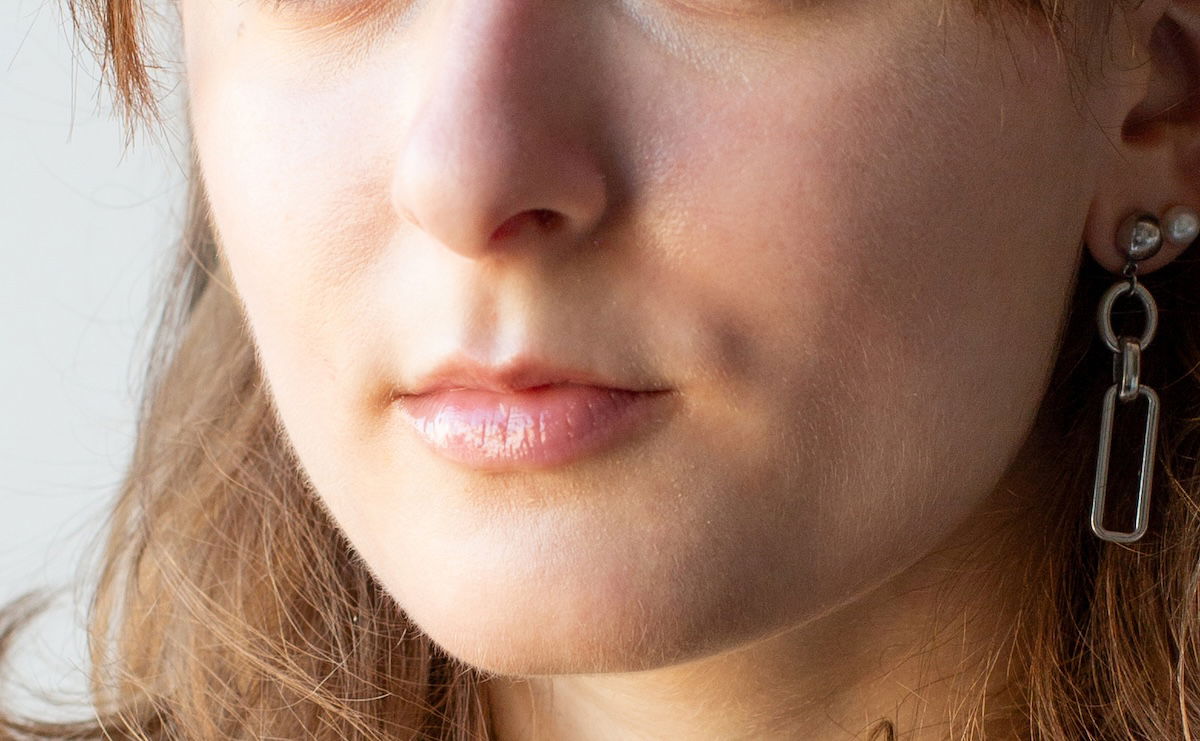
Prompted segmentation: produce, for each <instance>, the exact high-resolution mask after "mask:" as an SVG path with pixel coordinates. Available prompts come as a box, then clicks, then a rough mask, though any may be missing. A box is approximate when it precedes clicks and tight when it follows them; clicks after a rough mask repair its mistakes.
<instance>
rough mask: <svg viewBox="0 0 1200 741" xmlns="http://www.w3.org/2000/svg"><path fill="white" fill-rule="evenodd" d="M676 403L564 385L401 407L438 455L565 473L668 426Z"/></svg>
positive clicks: (428, 396)
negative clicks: (656, 427)
mask: <svg viewBox="0 0 1200 741" xmlns="http://www.w3.org/2000/svg"><path fill="white" fill-rule="evenodd" d="M671 396H673V393H672V392H671V391H665V390H664V391H629V390H625V389H615V388H607V387H600V386H590V385H583V384H576V383H565V384H552V385H544V386H539V387H536V388H526V389H523V390H519V391H510V392H496V391H488V390H481V389H472V388H455V389H441V390H435V391H431V392H428V393H424V394H406V395H403V396H400V397H398V398H397V400H396V403H397V405H398V406H399V409H400V412H401V416H402V417H403V418H404V419H405V420H406V421H407V422H408V423H409V424H411V425H412V427H413V429H415V430H416V432H417V434H418V435H419V436H420V437H421V438H422V439H423V440H424V442H425V443H426V444H427V445H428V446H429V447H430V449H432V450H433V451H434V452H435V453H437V454H438V455H440V456H442V457H443V458H446V459H448V460H451V461H453V462H455V463H459V464H461V465H465V466H467V467H469V468H473V469H476V470H481V471H504V470H529V469H544V468H551V467H555V466H561V465H565V464H567V463H569V462H571V461H574V460H578V459H581V458H584V457H586V456H588V455H593V454H596V453H598V452H600V451H601V450H604V449H607V448H610V447H612V446H613V445H615V444H616V443H617V442H619V441H622V440H627V439H629V438H630V437H632V436H634V435H635V434H636V433H637V432H639V431H642V430H644V429H645V428H647V427H648V426H650V425H651V424H653V423H655V422H661V421H662V420H663V419H665V416H666V415H665V414H664V412H665V411H667V407H666V404H665V403H666V402H667V400H668V399H669V398H670V397H671Z"/></svg>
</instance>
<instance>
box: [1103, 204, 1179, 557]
mask: <svg viewBox="0 0 1200 741" xmlns="http://www.w3.org/2000/svg"><path fill="white" fill-rule="evenodd" d="M1189 219H1190V221H1189ZM1166 220H1167V226H1166V229H1165V230H1164V228H1163V226H1162V225H1161V224H1160V222H1159V220H1158V219H1157V218H1156V217H1155V216H1154V215H1153V214H1147V213H1135V214H1131V215H1130V216H1129V217H1128V218H1126V219H1125V220H1124V221H1123V222H1121V226H1120V228H1118V230H1117V248H1118V249H1119V250H1120V251H1121V252H1122V253H1123V254H1124V255H1125V258H1126V262H1125V268H1124V270H1122V271H1121V274H1122V275H1123V276H1124V278H1125V280H1121V281H1118V282H1116V283H1114V284H1113V285H1112V287H1110V288H1109V289H1108V290H1107V291H1105V293H1104V297H1103V298H1102V299H1101V300H1100V308H1099V310H1098V311H1097V312H1096V320H1097V323H1098V324H1099V325H1100V336H1101V338H1102V339H1103V340H1104V344H1105V346H1106V347H1108V349H1109V350H1111V351H1112V352H1113V353H1114V355H1113V384H1112V385H1111V386H1109V388H1108V391H1107V392H1106V393H1105V394H1104V411H1103V413H1102V415H1101V420H1100V448H1099V451H1098V453H1097V457H1096V480H1095V484H1094V485H1093V488H1092V517H1091V525H1092V532H1093V533H1095V535H1096V537H1098V538H1101V539H1103V540H1107V541H1110V542H1113V543H1132V542H1134V541H1136V540H1138V539H1140V538H1141V537H1142V536H1143V535H1145V534H1146V527H1147V525H1148V524H1149V523H1148V520H1149V515H1150V490H1151V489H1150V486H1151V481H1152V478H1153V474H1154V448H1155V445H1156V443H1157V442H1158V414H1159V403H1158V394H1157V393H1155V392H1154V389H1152V388H1150V387H1149V386H1146V385H1145V384H1143V383H1142V382H1141V379H1140V376H1141V371H1142V350H1144V349H1146V348H1147V347H1149V345H1150V341H1151V340H1153V339H1154V332H1155V330H1156V329H1157V328H1158V307H1157V306H1156V305H1155V303H1154V297H1152V296H1151V295H1150V292H1149V291H1147V290H1146V287H1145V286H1143V285H1142V284H1140V283H1138V280H1137V267H1138V263H1139V262H1141V261H1142V260H1145V259H1148V258H1150V257H1153V256H1154V255H1156V254H1158V251H1159V250H1160V249H1161V248H1162V245H1163V241H1164V238H1169V239H1170V240H1171V241H1172V242H1175V243H1176V244H1181V243H1182V242H1176V239H1175V238H1176V237H1181V236H1182V237H1186V235H1187V233H1188V232H1189V231H1190V230H1192V229H1193V228H1194V225H1196V224H1197V218H1196V212H1195V211H1192V210H1191V209H1186V208H1182V207H1175V208H1173V209H1171V210H1170V211H1168V212H1167V215H1166ZM1189 224H1191V225H1193V226H1189ZM1191 239H1195V234H1194V233H1193V235H1192V237H1191ZM1190 241H1191V240H1188V242H1189V243H1190ZM1126 294H1128V295H1133V296H1136V297H1137V299H1138V300H1139V301H1141V304H1142V309H1143V311H1144V312H1145V317H1146V318H1145V325H1144V328H1143V330H1142V334H1141V336H1140V337H1130V336H1125V335H1123V336H1121V337H1117V335H1116V333H1115V332H1113V328H1112V310H1113V305H1114V304H1115V303H1116V301H1117V299H1118V298H1119V297H1121V296H1123V295H1126ZM1139 396H1143V397H1145V399H1146V403H1147V409H1146V426H1145V431H1144V432H1143V434H1142V461H1141V469H1140V470H1139V473H1138V485H1137V503H1136V506H1135V514H1134V519H1133V528H1132V529H1130V530H1109V529H1107V528H1106V527H1105V526H1104V509H1105V503H1106V498H1107V489H1108V460H1109V453H1110V452H1111V448H1112V434H1113V417H1114V414H1115V412H1116V404H1117V401H1118V400H1119V401H1120V402H1121V403H1122V404H1124V403H1126V402H1131V401H1134V400H1135V399H1137V398H1138V397H1139Z"/></svg>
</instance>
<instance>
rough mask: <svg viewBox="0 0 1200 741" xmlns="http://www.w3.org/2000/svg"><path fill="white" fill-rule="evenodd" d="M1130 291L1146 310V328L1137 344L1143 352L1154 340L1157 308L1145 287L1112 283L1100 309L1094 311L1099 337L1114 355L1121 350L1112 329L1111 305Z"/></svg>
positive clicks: (1101, 302) (1105, 293)
mask: <svg viewBox="0 0 1200 741" xmlns="http://www.w3.org/2000/svg"><path fill="white" fill-rule="evenodd" d="M1130 291H1132V292H1133V294H1134V295H1135V296H1137V298H1138V299H1140V300H1141V302H1142V307H1143V308H1144V309H1145V310H1146V327H1145V329H1144V330H1142V336H1141V337H1140V338H1139V339H1138V344H1139V345H1140V346H1141V348H1142V349H1143V350H1145V349H1146V348H1147V347H1149V346H1150V341H1151V340H1153V339H1154V333H1155V331H1156V330H1157V329H1158V306H1157V305H1156V304H1155V303H1154V297H1153V296H1151V295H1150V292H1149V291H1147V290H1146V287H1145V286H1143V285H1142V284H1141V283H1134V284H1133V285H1132V287H1131V286H1130V284H1129V283H1126V282H1124V281H1121V282H1119V283H1114V284H1113V285H1112V287H1110V288H1109V289H1108V290H1107V291H1105V292H1104V298H1102V299H1101V300H1100V307H1099V308H1098V309H1097V310H1096V322H1097V324H1099V325H1100V337H1101V338H1102V339H1103V340H1104V344H1105V345H1106V346H1107V347H1108V349H1109V350H1112V351H1113V352H1115V353H1119V352H1121V348H1120V347H1119V346H1118V344H1117V335H1116V333H1115V332H1113V328H1112V310H1113V305H1114V304H1115V303H1116V302H1117V299H1118V298H1119V297H1121V296H1122V295H1124V294H1126V293H1129V292H1130Z"/></svg>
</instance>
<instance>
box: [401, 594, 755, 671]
mask: <svg viewBox="0 0 1200 741" xmlns="http://www.w3.org/2000/svg"><path fill="white" fill-rule="evenodd" d="M599 581H602V580H598V579H596V578H595V577H594V576H592V577H591V578H590V579H589V578H582V577H581V578H580V579H578V580H577V581H576V582H575V585H573V586H567V587H561V586H560V587H558V588H551V587H544V588H542V589H540V590H538V589H529V588H528V586H527V585H522V586H519V587H513V588H511V589H506V588H505V587H503V586H501V585H500V584H501V583H498V582H495V581H493V582H491V583H490V584H488V585H478V584H476V585H472V586H471V587H469V588H463V589H461V590H459V594H460V595H461V594H462V593H468V594H471V596H469V597H467V598H465V599H463V598H461V597H460V598H458V599H455V597H454V595H453V594H451V592H453V591H455V590H443V591H442V592H441V593H440V594H436V595H435V594H431V593H425V594H421V595H418V594H414V593H412V592H411V591H409V592H408V598H409V599H408V603H407V604H403V605H402V606H403V607H404V609H405V610H406V612H407V614H408V616H409V617H410V619H412V620H413V622H414V623H415V624H416V625H417V626H418V627H419V628H420V629H421V630H422V631H423V632H424V633H425V634H426V635H428V636H429V638H430V639H431V640H432V641H433V642H434V643H436V644H438V645H439V646H440V647H441V648H442V649H443V650H444V651H445V652H446V653H448V654H449V655H451V656H453V657H454V658H456V659H458V660H459V661H461V662H463V663H465V664H468V665H470V666H472V667H475V668H476V669H479V670H481V671H484V672H487V673H492V674H498V675H508V676H533V675H551V674H597V673H610V672H637V671H644V670H649V669H656V668H662V667H668V666H672V665H675V664H681V663H685V662H688V661H692V660H695V659H699V658H703V657H705V656H709V655H712V654H716V653H720V652H722V651H724V650H728V649H730V648H734V647H736V646H737V645H740V644H742V643H746V642H751V641H753V640H755V639H757V638H761V637H764V636H765V635H767V634H769V633H771V632H772V631H773V630H774V629H777V628H778V627H779V626H778V625H777V624H776V623H775V621H773V620H771V619H770V618H771V616H770V615H768V614H766V613H765V612H764V611H763V610H761V609H753V608H752V607H750V606H760V607H761V606H764V605H768V604H769V603H770V600H764V599H759V600H757V601H751V600H750V599H748V598H747V597H746V596H745V594H744V593H741V594H739V590H737V589H725V588H724V586H725V585H723V584H719V583H718V582H716V581H715V580H711V579H701V580H698V581H699V583H701V584H704V585H706V586H707V590H705V589H691V590H684V591H683V592H681V593H671V592H670V590H669V589H666V588H664V585H667V584H672V583H675V584H677V583H678V579H676V580H671V579H661V580H660V579H655V578H653V577H650V576H646V577H645V584H644V588H641V589H638V588H634V587H633V586H631V585H629V584H627V583H619V584H612V583H610V584H609V585H608V588H607V589H606V588H605V586H604V585H602V584H598V583H597V582H599ZM610 582H611V580H610ZM441 584H442V586H443V587H445V585H446V584H447V582H445V581H442V582H441ZM510 585H511V583H510ZM426 586H433V585H426ZM435 591H436V590H435Z"/></svg>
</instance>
